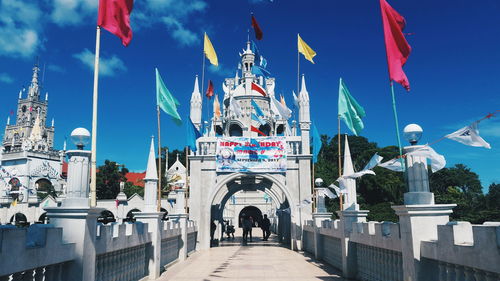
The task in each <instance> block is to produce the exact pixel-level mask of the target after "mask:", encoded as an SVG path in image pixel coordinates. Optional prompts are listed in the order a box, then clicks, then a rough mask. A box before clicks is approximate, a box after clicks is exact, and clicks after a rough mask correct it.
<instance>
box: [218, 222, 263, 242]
mask: <svg viewBox="0 0 500 281" xmlns="http://www.w3.org/2000/svg"><path fill="white" fill-rule="evenodd" d="M255 223H258V222H255V221H254V219H253V217H252V216H248V215H243V216H242V218H241V227H242V228H243V244H247V243H248V240H249V239H248V238H249V237H250V242H252V239H253V237H252V228H253V227H254V225H255ZM258 224H259V226H260V228H261V229H262V240H263V241H267V240H268V239H269V236H271V221H270V220H269V219H268V218H267V215H264V218H263V219H262V220H261V221H260V223H258ZM221 227H222V236H221V240H223V237H224V233H226V235H227V238H228V239H229V238H231V237H232V238H234V232H235V229H234V226H233V225H231V224H230V223H229V221H222V222H221ZM216 230H217V225H216V224H215V221H213V220H212V222H211V224H210V240H211V242H213V241H214V236H215V231H216Z"/></svg>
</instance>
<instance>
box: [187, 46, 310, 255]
mask: <svg viewBox="0 0 500 281" xmlns="http://www.w3.org/2000/svg"><path fill="white" fill-rule="evenodd" d="M240 59H241V60H240V67H239V69H238V70H237V72H236V75H235V77H234V78H226V79H225V82H224V83H223V85H222V88H223V90H224V98H223V100H222V103H221V108H218V107H217V103H215V105H214V115H213V117H212V119H211V125H210V127H209V128H208V130H204V131H205V133H204V135H203V136H202V137H200V138H198V140H197V142H196V146H197V149H196V152H191V153H190V155H189V157H188V161H189V203H188V205H189V218H190V219H191V220H195V221H197V222H198V226H199V241H198V243H199V245H198V246H199V247H200V248H199V249H203V248H208V247H209V245H210V241H209V240H210V224H211V221H219V222H220V221H222V220H224V219H226V220H227V219H229V218H230V217H232V218H233V220H235V219H237V218H238V216H239V214H236V213H235V212H241V210H240V209H238V210H236V208H235V207H234V206H235V204H234V203H232V202H231V201H232V199H231V198H235V197H234V195H235V194H237V193H238V194H237V195H236V198H237V199H238V200H237V201H239V202H245V201H244V200H245V197H246V196H247V195H250V194H252V196H255V195H256V194H258V193H256V192H257V191H261V192H262V193H265V194H266V196H268V197H269V198H270V199H271V200H269V202H270V204H272V207H269V208H268V207H266V208H265V209H264V210H260V211H261V213H262V214H264V213H268V212H269V209H270V210H277V211H278V212H276V213H278V214H280V216H282V218H281V219H280V220H279V221H280V223H281V224H283V225H282V227H281V228H280V229H282V230H283V231H282V233H281V234H282V235H283V236H285V237H284V239H285V240H287V241H290V243H291V246H292V248H299V249H300V248H301V247H302V246H301V240H302V237H301V229H302V226H303V223H304V221H305V220H310V219H311V218H312V207H311V205H310V204H309V205H308V204H305V205H304V204H301V202H302V201H304V200H310V199H311V194H312V190H311V188H312V186H311V184H312V183H311V158H312V156H311V153H310V147H309V145H310V140H309V137H310V136H309V130H310V124H311V121H310V114H309V94H308V92H307V89H306V85H305V79H304V77H302V87H301V90H300V93H299V97H298V98H297V103H298V111H299V112H298V125H299V127H300V133H299V132H297V131H298V130H297V129H298V128H296V122H295V121H292V122H289V119H291V118H290V117H291V111H290V110H289V109H288V108H287V107H286V105H285V103H284V102H279V101H277V98H276V93H275V87H276V81H275V79H274V78H271V77H264V75H262V74H259V71H256V70H259V69H258V68H257V69H256V68H254V67H258V66H259V64H258V63H257V61H259V60H261V58H260V57H259V55H258V54H256V52H254V51H252V47H251V43H250V42H247V46H246V49H245V50H243V53H242V54H240ZM260 71H262V70H260ZM256 73H257V74H256ZM219 112H221V114H219ZM255 115H259V116H257V117H256V116H255ZM190 118H191V121H192V122H193V124H194V125H195V126H196V127H197V128H198V129H201V127H202V126H204V124H203V122H202V97H201V93H200V90H199V87H198V78H196V80H195V85H194V90H193V93H192V96H191V108H190ZM256 119H257V121H256ZM290 123H291V124H292V125H290ZM224 145H228V146H227V147H223V146H224ZM267 145H269V146H273V147H272V148H270V149H272V151H274V152H275V153H276V154H275V155H269V156H268V157H267V158H262V157H261V155H260V154H261V153H262V154H266V153H267V151H269V150H268V148H269V147H265V146H267ZM244 147H246V148H244ZM259 149H260V151H259ZM236 150H238V151H236ZM255 151H259V153H255ZM245 153H247V154H248V153H250V154H252V155H246V156H248V158H246V159H241V162H238V161H239V160H238V159H237V158H238V157H239V156H238V155H240V154H245ZM257 154H258V155H257ZM248 163H253V164H252V165H248ZM254 164H255V165H254ZM230 165H232V166H230ZM238 165H239V166H240V168H238ZM273 165H274V166H273ZM235 167H236V168H235ZM242 191H243V193H242ZM245 192H246V193H245ZM262 193H260V194H262ZM245 194H247V195H245ZM262 198H263V197H262ZM257 201H258V200H257ZM257 201H256V202H257ZM259 202H260V201H259ZM261 203H262V202H261ZM236 204H237V202H236ZM259 204H260V203H259ZM231 205H232V206H231ZM248 205H249V206H250V205H251V203H249V204H248ZM261 206H265V204H263V205H261ZM225 207H229V208H225ZM239 207H242V208H243V207H245V206H239ZM257 208H258V207H257ZM224 210H225V211H224ZM285 217H286V218H285ZM233 224H234V225H235V226H237V225H238V222H235V221H233Z"/></svg>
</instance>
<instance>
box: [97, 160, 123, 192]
mask: <svg viewBox="0 0 500 281" xmlns="http://www.w3.org/2000/svg"><path fill="white" fill-rule="evenodd" d="M120 167H121V170H120ZM126 173H128V169H127V168H125V166H124V165H118V164H116V162H113V161H110V160H106V161H104V165H102V166H99V167H98V168H97V180H96V189H97V199H115V198H116V196H117V195H118V193H119V192H120V182H126V181H127V179H126V178H125V174H126Z"/></svg>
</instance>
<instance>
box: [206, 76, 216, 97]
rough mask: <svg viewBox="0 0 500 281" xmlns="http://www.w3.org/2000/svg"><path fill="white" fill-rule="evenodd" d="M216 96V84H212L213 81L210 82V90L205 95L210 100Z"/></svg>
mask: <svg viewBox="0 0 500 281" xmlns="http://www.w3.org/2000/svg"><path fill="white" fill-rule="evenodd" d="M213 95H214V84H213V83H212V80H208V88H207V92H206V93H205V96H207V98H208V99H210V98H211V97H212V96H213Z"/></svg>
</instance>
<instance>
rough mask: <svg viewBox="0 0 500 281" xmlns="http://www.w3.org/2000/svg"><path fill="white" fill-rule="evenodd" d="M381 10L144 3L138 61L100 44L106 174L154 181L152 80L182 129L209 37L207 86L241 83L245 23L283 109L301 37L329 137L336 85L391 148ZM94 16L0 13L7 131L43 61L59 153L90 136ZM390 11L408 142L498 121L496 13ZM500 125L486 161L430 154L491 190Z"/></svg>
mask: <svg viewBox="0 0 500 281" xmlns="http://www.w3.org/2000/svg"><path fill="white" fill-rule="evenodd" d="M378 2H379V1H378V0H370V1H366V0H350V1H322V0H311V1H299V0H274V1H273V2H270V1H267V0H266V1H264V0H262V1H258V0H217V1H206V0H193V1H189V0H177V1H174V0H143V1H136V5H135V7H134V11H133V13H132V15H133V16H132V28H133V31H134V37H133V39H132V42H131V44H130V45H129V47H127V48H125V47H123V46H122V45H121V43H120V41H119V39H118V38H116V37H115V36H113V35H112V34H110V33H109V32H107V31H103V32H102V37H101V67H102V68H101V78H100V80H99V83H100V85H99V125H98V162H99V163H102V162H103V161H104V160H105V159H111V160H114V161H116V162H119V163H123V164H125V165H126V166H127V167H128V168H130V169H131V170H135V171H141V170H143V169H144V168H145V166H146V162H147V153H148V145H149V137H150V136H151V135H152V134H156V111H155V85H154V83H155V78H154V68H155V67H158V68H159V70H160V72H161V74H162V76H163V80H164V81H165V84H166V85H167V87H169V89H170V90H171V92H172V93H173V94H174V95H175V96H176V97H177V98H178V99H179V101H180V102H181V108H180V113H181V116H182V117H185V116H187V114H188V113H189V99H190V95H191V92H192V89H193V82H194V77H195V75H197V74H198V75H200V76H201V68H202V67H201V62H202V35H203V32H207V33H208V34H209V36H210V38H211V40H212V43H213V45H214V47H215V49H216V51H217V54H218V57H219V63H220V67H219V68H218V69H207V72H206V78H207V79H212V80H213V81H214V85H215V90H216V92H218V93H219V94H222V93H223V92H222V89H221V83H222V81H223V79H224V78H225V77H233V76H234V72H235V70H236V66H237V63H238V52H241V49H242V48H243V47H244V44H245V41H246V38H247V30H248V29H249V28H250V12H254V14H255V17H256V18H257V20H258V21H259V24H260V26H261V28H262V29H263V31H264V39H263V40H262V41H261V42H259V49H260V51H261V53H262V55H264V56H265V57H266V58H267V60H268V70H269V71H271V73H272V74H273V76H274V77H276V80H277V86H276V92H277V93H283V94H284V95H285V97H286V99H287V101H288V104H293V103H292V100H291V91H292V90H294V89H295V87H296V75H297V68H296V67H297V49H296V46H297V45H296V44H297V43H296V37H297V33H300V34H301V37H302V38H303V39H304V40H305V41H306V42H307V43H308V44H309V45H310V46H311V47H312V48H313V49H314V50H315V51H316V52H317V54H318V55H317V56H316V57H315V62H316V64H314V65H313V64H311V63H309V62H307V61H306V60H304V59H301V69H300V72H301V73H304V74H305V75H306V81H307V89H308V91H309V95H310V97H311V115H312V118H313V119H314V120H315V123H316V125H317V127H318V129H319V131H320V133H321V134H328V135H330V136H331V135H334V134H336V130H337V127H336V126H337V125H336V112H337V92H338V79H339V77H343V79H344V80H345V83H346V84H347V86H348V87H349V89H350V91H351V93H352V95H354V96H355V97H356V98H357V99H358V101H359V103H360V104H361V105H363V106H364V107H365V110H366V112H367V116H366V118H365V119H364V121H365V130H364V131H363V132H362V135H363V136H365V137H367V138H368V139H369V140H371V141H374V142H377V143H378V144H379V145H380V146H386V145H394V144H396V136H395V132H394V121H393V113H392V109H391V97H390V88H389V84H388V75H387V66H386V58H385V49H384V42H383V34H382V22H381V17H380V8H379V4H378ZM96 3H97V1H95V0H71V1H63V0H44V1H27V0H26V1H20V0H0V91H1V96H2V102H1V103H0V118H1V116H2V112H3V116H4V118H5V120H6V119H7V116H8V115H9V112H10V110H11V109H15V107H16V102H17V95H18V92H19V89H20V88H22V86H23V85H28V83H29V80H30V77H31V68H32V66H33V63H34V61H35V60H36V56H40V62H41V66H42V67H43V65H45V77H44V91H48V92H49V119H48V120H50V119H51V118H52V117H54V118H55V125H56V148H62V143H63V141H64V138H65V137H66V136H68V135H69V134H70V132H71V130H72V129H74V128H76V127H80V126H83V127H86V128H88V129H89V130H90V127H91V116H92V111H91V110H92V83H93V72H92V71H93V70H92V69H93V68H92V62H93V52H94V48H95V22H96V18H97V12H96V11H97V6H96ZM389 3H390V4H391V5H392V6H393V7H394V8H395V9H396V10H398V11H399V12H400V13H401V14H402V15H403V16H404V17H405V18H406V20H407V28H406V30H405V32H410V33H412V35H410V36H408V41H409V43H410V45H411V46H412V48H413V52H412V54H411V55H410V58H409V60H408V62H407V64H406V66H405V68H404V69H405V72H406V74H407V76H408V78H409V80H410V84H411V88H412V89H411V92H410V93H406V92H405V91H404V89H403V88H402V87H400V86H399V85H397V86H396V99H397V104H398V111H399V119H400V127H401V128H403V127H404V126H405V125H406V124H409V123H418V124H420V125H421V126H422V127H423V129H424V135H423V137H422V142H432V141H434V140H436V139H439V138H441V137H442V136H443V135H445V134H448V133H451V132H453V131H455V130H457V129H459V128H461V127H463V126H465V125H467V124H468V123H470V122H471V121H473V120H476V119H479V118H481V117H483V116H485V115H486V114H487V113H488V112H492V111H495V110H499V109H500V99H499V98H498V97H499V93H500V84H499V83H498V82H497V81H499V80H500V68H499V67H498V65H499V64H500V22H499V20H498V14H499V13H500V3H499V2H498V1H496V0H485V1H480V3H479V4H478V3H472V2H471V1H465V0H455V1H452V0H446V1H431V0H420V1H417V0H412V1H408V0H405V1H403V0H393V1H390V2H389ZM250 35H251V36H253V33H250ZM204 106H205V104H204ZM204 112H205V110H204ZM499 119H500V115H499V117H497V118H494V119H491V120H486V121H484V122H481V123H480V133H481V135H482V136H483V137H484V138H485V140H486V141H488V142H489V143H490V144H491V146H492V149H491V150H488V149H484V148H475V147H468V146H465V145H462V144H460V143H457V142H454V141H450V140H444V141H442V142H440V143H438V144H436V145H434V146H433V147H434V148H435V150H436V151H437V152H438V153H441V154H443V155H444V156H445V157H446V159H447V162H448V166H451V165H454V164H455V163H464V164H466V165H467V166H469V167H470V168H471V169H472V170H473V171H475V172H476V173H478V174H479V175H480V179H481V181H482V184H483V186H485V187H486V186H487V185H489V184H490V183H492V182H500V165H498V164H499V159H500V121H499ZM162 120H163V122H162V144H164V145H168V146H169V147H171V148H182V147H183V145H184V143H185V133H184V132H185V130H184V128H183V127H177V126H176V125H175V124H174V123H173V122H171V121H170V120H169V118H168V117H167V116H166V115H165V114H163V115H162ZM2 127H3V126H2ZM346 130H347V129H346V128H345V127H344V125H342V132H343V133H346V132H347V131H346Z"/></svg>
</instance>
